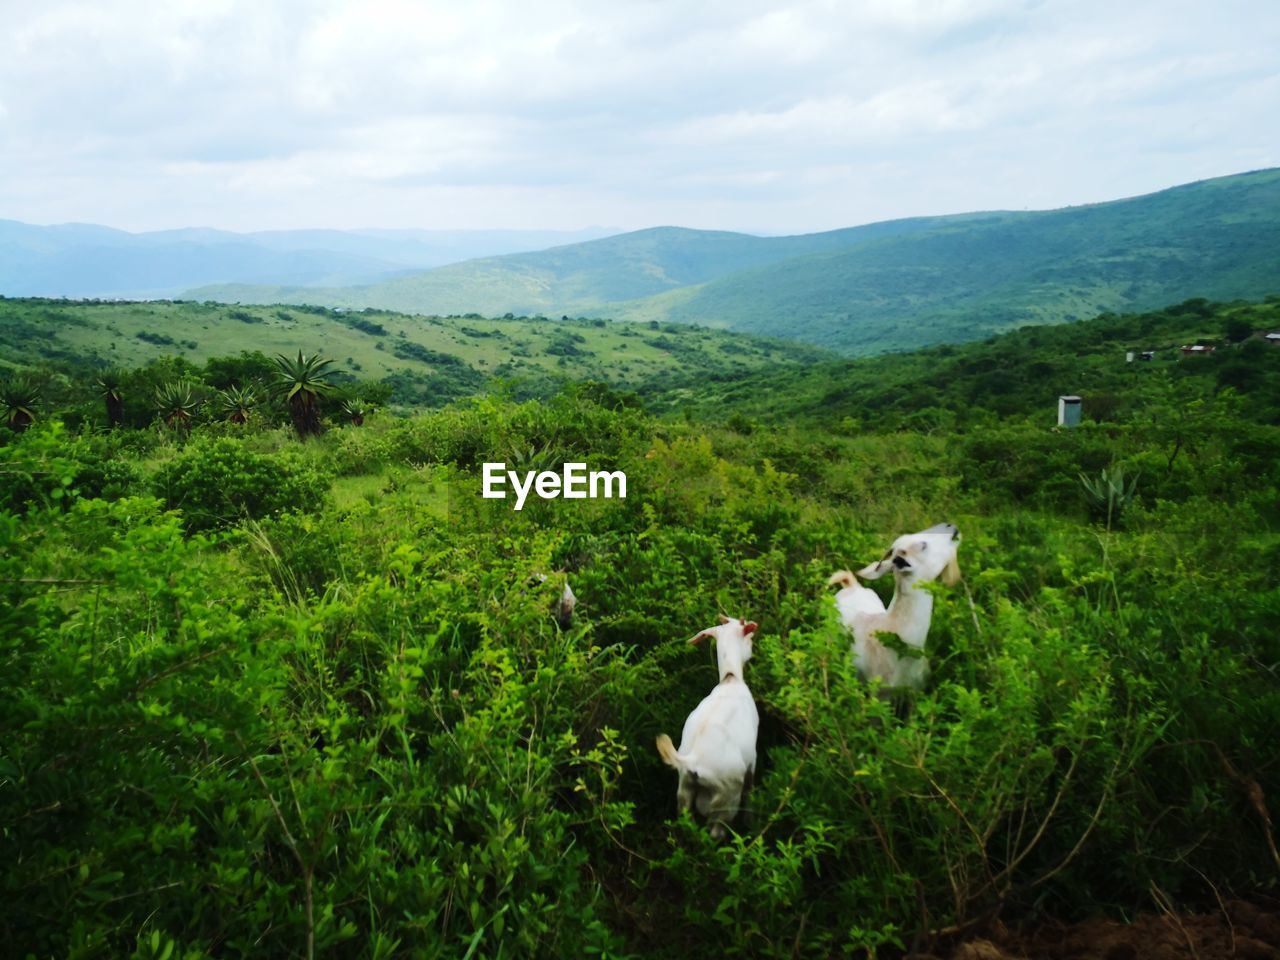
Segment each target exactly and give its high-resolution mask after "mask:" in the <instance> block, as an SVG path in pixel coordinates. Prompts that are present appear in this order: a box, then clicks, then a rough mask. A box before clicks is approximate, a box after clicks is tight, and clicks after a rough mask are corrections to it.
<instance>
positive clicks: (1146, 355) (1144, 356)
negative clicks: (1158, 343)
mask: <svg viewBox="0 0 1280 960" xmlns="http://www.w3.org/2000/svg"><path fill="white" fill-rule="evenodd" d="M1155 358H1156V352H1155V351H1154V350H1143V351H1142V352H1141V353H1140V354H1138V359H1139V360H1154V359H1155Z"/></svg>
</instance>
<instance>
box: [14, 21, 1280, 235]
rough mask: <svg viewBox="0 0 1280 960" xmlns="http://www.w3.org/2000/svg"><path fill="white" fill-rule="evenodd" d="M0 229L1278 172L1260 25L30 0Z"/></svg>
mask: <svg viewBox="0 0 1280 960" xmlns="http://www.w3.org/2000/svg"><path fill="white" fill-rule="evenodd" d="M10 6H11V7H12V9H8V10H6V23H7V29H6V31H5V32H4V33H3V34H0V217H13V218H17V219H25V220H30V221H34V222H54V221H60V220H89V221H98V222H106V223H110V224H113V225H118V226H124V227H127V228H148V227H160V226H179V225H188V224H197V223H203V224H209V225H214V226H224V227H229V228H233V229H234V228H246V229H247V228H260V227H264V228H265V227H290V226H303V225H309V226H314V225H326V226H338V227H342V226H369V225H385V226H441V227H465V226H475V227H495V226H512V227H535V226H537V227H565V228H573V227H579V226H585V225H588V224H600V223H608V224H616V225H618V226H623V227H641V226H645V225H648V224H652V223H658V222H674V223H686V224H689V225H696V226H707V227H723V228H730V229H758V230H771V231H799V230H809V229H825V228H830V227H837V226H844V225H849V224H852V223H857V222H864V221H867V220H872V219H883V218H886V217H892V216H906V215H915V214H922V213H940V212H954V211H959V210H966V209H978V208H984V207H1013V208H1020V207H1024V206H1032V207H1035V206H1053V205H1058V204H1064V203H1071V202H1083V201H1087V200H1101V199H1106V198H1108V197H1112V196H1119V195H1125V194H1129V193H1137V192H1142V191H1145V190H1150V189H1157V188H1160V187H1163V186H1168V185H1170V184H1173V183H1177V182H1180V181H1184V180H1189V179H1195V178H1199V177H1203V176H1209V175H1215V174H1224V173H1229V172H1234V171H1236V170H1239V169H1244V168H1247V167H1251V166H1261V165H1267V164H1274V163H1276V162H1280V158H1278V147H1280V144H1277V140H1278V139H1280V130H1278V129H1277V127H1276V125H1275V123H1274V122H1273V121H1272V120H1271V119H1270V117H1273V116H1275V115H1276V114H1277V113H1280V72H1278V71H1277V69H1276V68H1275V66H1274V63H1275V61H1274V54H1273V51H1274V50H1275V49H1277V48H1278V47H1280V7H1277V6H1276V5H1274V4H1273V3H1270V2H1269V0H1227V2H1224V3H1220V4H1216V5H1213V6H1212V7H1210V6H1209V5H1205V4H1202V3H1198V2H1195V0H1173V2H1169V0H1139V2H1135V3H1131V4H1116V3H1114V2H1103V0H1083V2H1069V0H862V2H847V0H803V2H795V3H775V2H767V0H746V2H744V0H737V2H733V0H709V2H701V3H698V4H677V3H674V2H670V0H629V2H619V3H610V4H601V3H593V2H590V0H548V2H545V3H538V4H528V3H520V2H517V0H476V2H472V3H468V4H465V5H464V4H459V3H452V2H446V0H322V2H317V0H216V2H215V0H207V2H203V0H185V2H171V3H164V4H161V3H156V2H154V0H115V2H113V3H111V4H101V3H88V2H73V0H44V2H42V3H41V4H39V5H35V4H31V5H18V4H11V5H10Z"/></svg>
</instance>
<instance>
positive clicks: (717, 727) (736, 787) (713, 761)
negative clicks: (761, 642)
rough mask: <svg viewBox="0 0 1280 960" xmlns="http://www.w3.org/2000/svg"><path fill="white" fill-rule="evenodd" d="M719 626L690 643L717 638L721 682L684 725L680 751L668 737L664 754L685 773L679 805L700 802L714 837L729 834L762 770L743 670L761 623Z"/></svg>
mask: <svg viewBox="0 0 1280 960" xmlns="http://www.w3.org/2000/svg"><path fill="white" fill-rule="evenodd" d="M720 620H721V623H720V626H718V627H711V628H710V629H707V630H703V631H702V632H701V633H699V634H698V635H697V636H695V637H693V638H692V639H691V640H690V641H689V642H690V643H698V642H699V641H701V640H703V639H705V638H707V637H711V638H712V639H713V640H715V644H716V660H717V661H718V664H719V668H720V683H719V684H718V685H717V686H716V688H715V689H714V690H712V691H711V692H710V693H709V694H707V696H706V697H705V698H704V699H703V701H702V702H701V703H700V704H698V706H697V707H696V708H695V709H694V711H693V713H691V714H689V719H687V720H686V721H685V722H684V733H682V734H681V736H680V749H679V750H678V751H677V750H676V748H675V747H674V746H673V745H672V743H671V738H670V737H669V736H667V735H666V734H665V733H663V734H659V736H658V740H657V743H658V753H659V754H661V756H662V759H663V761H665V762H666V763H667V764H668V765H669V766H672V767H675V768H676V770H678V771H679V772H680V785H679V786H678V787H677V788H676V802H677V803H678V804H679V806H680V809H681V810H688V809H690V808H691V807H694V805H695V804H696V806H697V810H698V812H699V813H700V814H702V815H703V816H704V817H706V818H707V821H708V822H709V823H710V824H711V836H713V837H715V838H716V839H719V838H720V837H723V836H724V831H725V824H727V823H729V822H730V821H732V820H733V818H734V816H735V815H737V813H738V811H739V810H740V809H742V807H743V806H744V805H745V799H744V798H745V797H746V796H747V795H748V794H749V793H750V791H751V783H752V779H753V777H754V776H755V769H756V731H757V730H758V729H759V726H760V715H759V714H758V713H757V712H756V702H755V700H753V699H752V697H751V691H750V690H749V689H748V688H747V684H746V681H745V680H743V678H742V668H743V666H744V665H745V664H746V662H747V661H748V660H750V659H751V637H752V634H754V633H755V632H756V630H757V629H759V628H758V627H757V625H756V624H754V623H752V622H751V621H749V620H731V619H729V618H728V617H721V618H720Z"/></svg>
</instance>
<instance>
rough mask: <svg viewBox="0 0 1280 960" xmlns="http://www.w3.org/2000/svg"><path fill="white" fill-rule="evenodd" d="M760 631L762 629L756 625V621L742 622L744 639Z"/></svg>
mask: <svg viewBox="0 0 1280 960" xmlns="http://www.w3.org/2000/svg"><path fill="white" fill-rule="evenodd" d="M759 629H760V624H758V623H756V622H755V621H754V620H743V621H742V635H743V636H744V637H749V636H751V634H753V633H755V632H756V631H757V630H759Z"/></svg>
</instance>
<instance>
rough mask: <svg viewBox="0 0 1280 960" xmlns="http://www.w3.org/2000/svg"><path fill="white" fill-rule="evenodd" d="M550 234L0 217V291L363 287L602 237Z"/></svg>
mask: <svg viewBox="0 0 1280 960" xmlns="http://www.w3.org/2000/svg"><path fill="white" fill-rule="evenodd" d="M608 232H609V231H608V230H606V229H604V228H593V229H590V230H583V231H575V232H564V231H548V230H474V231H471V230H460V231H459V230H452V231H451V230H367V231H343V230H279V231H264V232H258V233H233V232H230V231H224V230H211V229H205V228H187V229H180V230H161V231H154V232H149V233H128V232H126V231H123V230H115V229H112V228H110V227H102V226H96V225H93V224H78V223H71V224H59V225H55V226H35V225H32V224H26V223H20V222H18V221H14V220H0V294H3V295H6V296H66V297H172V296H178V295H181V293H182V292H183V291H184V290H186V289H188V288H190V287H193V286H201V285H205V284H209V283H220V282H238V283H252V284H289V285H298V286H310V285H345V284H357V283H369V282H372V281H375V280H382V279H386V278H389V277H393V276H395V275H397V274H398V273H401V272H404V271H408V270H422V269H424V268H429V267H435V266H440V265H442V264H446V263H452V262H456V261H459V260H466V259H471V258H474V257H477V256H487V255H492V254H501V253H509V252H512V251H519V250H536V249H539V248H542V247H547V246H553V245H557V244H564V243H568V242H572V241H576V240H582V239H586V238H595V237H600V236H604V235H607V234H608Z"/></svg>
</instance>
